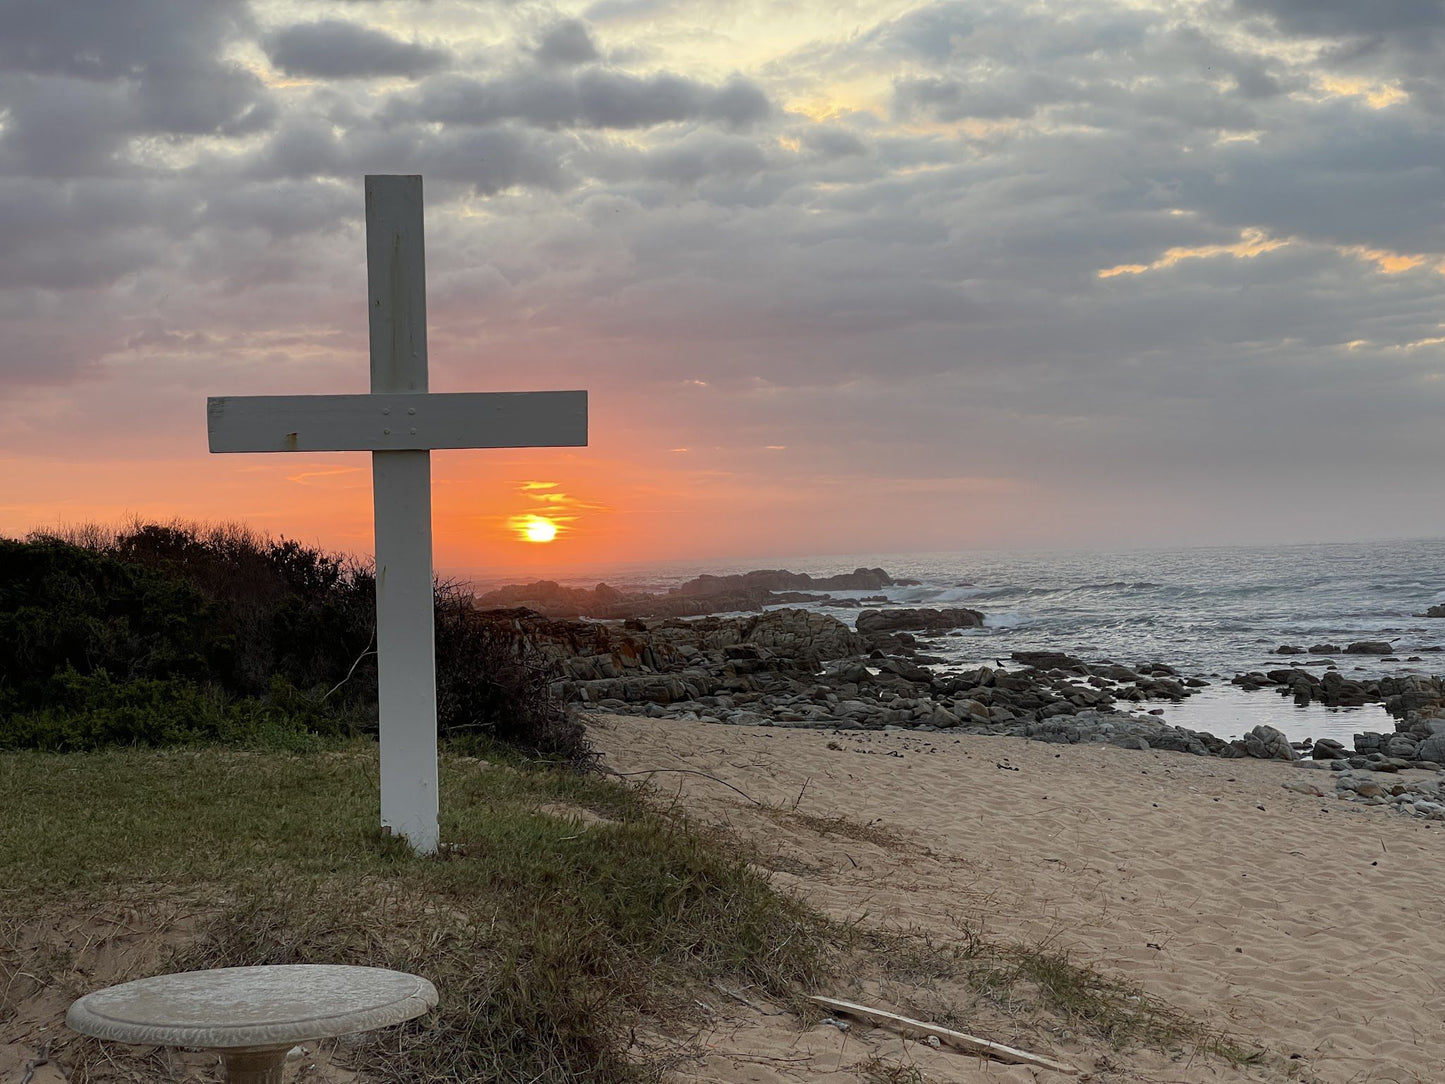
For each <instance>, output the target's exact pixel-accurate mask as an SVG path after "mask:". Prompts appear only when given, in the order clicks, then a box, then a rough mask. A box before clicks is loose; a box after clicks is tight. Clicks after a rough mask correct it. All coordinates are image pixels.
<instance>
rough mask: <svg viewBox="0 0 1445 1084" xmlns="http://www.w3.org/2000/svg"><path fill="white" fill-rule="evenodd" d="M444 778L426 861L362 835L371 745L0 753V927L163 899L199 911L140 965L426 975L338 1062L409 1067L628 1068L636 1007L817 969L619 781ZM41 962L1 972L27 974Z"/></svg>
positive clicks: (764, 898) (734, 863)
mask: <svg viewBox="0 0 1445 1084" xmlns="http://www.w3.org/2000/svg"><path fill="white" fill-rule="evenodd" d="M442 785H443V793H444V794H445V796H446V798H445V802H444V808H445V814H444V817H443V828H442V838H443V840H444V841H445V844H446V846H445V848H444V851H443V853H442V854H441V855H439V856H438V857H435V858H426V857H419V856H416V855H414V854H413V853H412V852H411V851H410V849H409V848H408V847H407V846H406V845H405V844H404V843H402V842H401V841H399V840H396V839H393V838H391V837H387V836H383V835H382V834H381V833H380V832H379V831H378V829H377V828H376V827H375V825H376V824H377V821H378V808H377V761H376V752H375V746H373V745H366V744H340V745H336V746H334V747H332V748H329V749H326V750H323V751H320V752H315V753H311V754H306V755H278V754H271V753H263V752H245V751H237V750H227V749H221V748H195V749H185V750H173V751H157V750H105V751H98V752H94V753H86V754H67V755H58V754H43V753H12V754H6V755H4V756H0V787H3V788H4V791H5V793H6V794H7V795H8V796H9V798H8V803H7V804H8V809H7V813H8V816H7V818H6V825H5V831H4V833H3V836H0V918H3V920H4V922H5V924H6V925H7V926H8V927H9V928H11V929H15V928H18V927H19V926H20V925H23V924H24V923H26V922H27V921H33V920H34V918H35V917H36V916H37V915H40V914H42V913H45V912H47V911H49V912H52V913H54V912H56V911H60V912H66V913H72V914H74V913H83V912H85V911H87V910H93V909H94V908H95V907H96V906H97V905H98V903H101V902H104V901H114V902H116V903H124V902H125V901H127V900H138V899H150V898H154V897H155V896H156V894H157V891H158V890H163V892H164V894H165V895H166V896H167V897H168V898H171V899H186V900H188V901H190V904H191V908H192V910H193V911H194V912H195V913H197V914H200V915H201V916H203V917H202V919H201V921H199V922H198V924H197V926H196V930H195V932H194V935H193V936H190V937H188V938H186V939H184V942H183V943H180V944H178V945H177V946H176V947H175V949H174V951H173V952H172V953H171V954H170V956H169V957H168V958H166V959H164V960H161V961H158V966H157V967H156V968H155V970H159V971H166V970H176V969H184V968H199V967H216V966H227V965H237V964H243V963H244V964H263V963H360V964H371V965H376V966H385V967H394V968H398V969H402V970H407V971H413V972H416V973H419V974H422V975H425V976H426V977H428V978H430V979H431V980H432V981H434V982H435V983H436V984H437V986H438V989H439V991H440V993H441V1003H440V1006H439V1008H438V1009H437V1010H436V1011H435V1012H433V1013H431V1014H429V1015H428V1016H427V1017H425V1018H423V1019H422V1020H420V1021H418V1022H415V1023H414V1024H412V1025H409V1026H408V1027H407V1028H405V1029H401V1030H400V1031H399V1032H395V1033H381V1034H378V1035H376V1036H374V1037H373V1039H372V1040H371V1041H369V1043H368V1044H366V1045H363V1046H361V1047H359V1048H357V1049H356V1050H355V1051H353V1052H352V1056H351V1058H350V1060H351V1061H353V1062H354V1063H356V1064H357V1065H358V1066H359V1067H361V1068H367V1067H372V1068H375V1069H377V1070H379V1071H380V1070H382V1069H383V1067H384V1068H385V1072H384V1073H383V1075H385V1076H387V1077H388V1078H397V1077H398V1074H400V1078H401V1079H415V1080H421V1079H437V1078H439V1077H459V1078H463V1079H488V1080H533V1081H537V1082H539V1084H545V1082H551V1081H558V1082H560V1081H576V1080H584V1079H585V1080H596V1081H602V1082H608V1081H618V1082H621V1081H633V1080H641V1079H649V1078H650V1077H652V1076H654V1075H655V1074H656V1072H657V1067H656V1065H651V1066H649V1065H648V1064H647V1062H646V1060H645V1059H639V1058H637V1057H634V1056H631V1055H629V1053H628V1049H627V1047H628V1037H629V1035H630V1034H631V1033H632V1029H634V1028H635V1027H637V1026H638V1025H639V1024H640V1023H641V1022H642V1021H643V1020H644V1018H645V1019H647V1020H657V1019H662V1018H668V1017H674V1018H678V1019H684V1018H686V1016H687V1009H688V1008H690V1007H691V1006H690V1002H689V1000H688V998H687V997H686V996H685V993H686V991H687V990H689V989H691V988H693V987H695V986H697V985H699V984H702V983H704V982H707V981H710V980H712V979H714V978H717V977H723V976H726V977H728V978H729V979H730V980H732V981H739V982H743V983H746V984H749V985H752V986H755V987H757V988H759V989H761V990H763V991H767V992H770V993H773V994H776V995H778V996H785V995H786V994H787V992H788V991H789V990H791V989H792V988H793V987H794V986H795V985H806V986H812V985H813V984H814V983H816V982H817V980H818V978H819V976H820V974H821V971H822V969H823V968H824V966H825V957H826V955H827V949H828V945H829V942H830V930H829V927H828V924H827V923H825V922H824V921H823V920H822V919H820V918H818V917H817V916H815V915H813V914H812V913H810V912H809V911H808V910H807V909H805V908H804V907H802V906H801V905H799V904H797V903H795V902H793V901H791V900H789V899H787V898H785V897H783V896H780V895H778V894H777V893H775V892H773V891H772V890H771V889H770V888H768V886H767V885H766V884H765V883H764V881H763V880H762V879H761V878H760V877H759V876H758V875H757V874H756V873H755V872H753V871H752V870H750V869H749V867H748V865H747V863H746V861H745V860H744V859H743V858H742V857H741V856H740V855H739V854H737V853H734V851H733V850H731V849H725V848H719V847H717V846H714V845H713V844H711V843H709V842H708V841H707V840H706V839H705V838H704V837H703V836H702V835H701V834H699V833H696V832H693V831H690V830H689V827H688V825H687V824H686V822H685V820H684V819H683V818H682V817H681V815H680V814H679V813H678V812H677V811H676V810H673V811H661V810H659V809H657V808H655V807H654V806H653V804H652V803H651V802H649V801H648V800H647V799H646V798H645V797H644V796H643V795H642V794H641V793H640V792H639V791H638V790H636V789H634V788H631V787H628V786H624V785H622V784H619V783H617V782H615V781H611V780H608V779H605V778H603V777H601V776H600V775H597V774H582V773H578V772H576V771H558V770H549V771H526V770H518V769H516V768H514V767H511V766H506V765H502V764H498V763H494V762H490V761H488V760H484V759H480V758H475V757H446V758H444V763H443V774H442ZM12 948H15V949H17V950H18V948H19V946H12ZM73 963H74V961H73V960H65V959H51V960H49V962H48V966H49V970H50V972H51V974H52V976H59V975H62V974H64V973H66V972H67V968H68V967H69V966H70V965H72V964H73ZM46 966H47V962H46V961H45V960H36V959H30V960H28V961H26V962H25V965H24V967H23V968H18V969H19V970H22V971H24V972H25V973H27V974H29V975H31V976H32V977H33V978H36V979H37V980H39V981H44V976H38V975H37V974H36V972H37V970H39V969H43V968H45V967H46ZM7 970H12V967H7ZM128 977H138V976H128ZM29 988H30V984H29V983H25V982H22V983H20V984H19V985H18V986H17V985H15V984H14V983H13V982H12V983H11V985H10V986H9V987H8V988H7V989H8V993H7V999H8V1000H12V1001H13V1000H14V999H16V998H18V997H20V996H21V995H23V994H24V992H25V991H26V990H27V989H29ZM83 992H84V991H83V990H79V989H76V990H70V991H67V993H68V994H70V995H78V994H79V993H83ZM7 1008H8V1007H7ZM74 1055H75V1066H76V1073H77V1074H78V1075H76V1076H75V1077H74V1079H79V1080H87V1079H107V1078H108V1077H107V1069H106V1066H107V1065H108V1064H113V1061H112V1059H113V1054H112V1053H110V1052H106V1053H105V1054H104V1055H102V1053H101V1052H100V1050H99V1049H98V1048H97V1047H96V1046H95V1045H94V1044H89V1045H88V1044H86V1043H84V1042H81V1043H78V1044H77V1045H76V1049H75V1050H74ZM398 1066H402V1067H403V1068H401V1069H398ZM132 1068H134V1066H132Z"/></svg>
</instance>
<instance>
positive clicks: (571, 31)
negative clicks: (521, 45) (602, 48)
mask: <svg viewBox="0 0 1445 1084" xmlns="http://www.w3.org/2000/svg"><path fill="white" fill-rule="evenodd" d="M534 55H535V56H536V57H537V59H538V60H540V61H541V62H542V63H543V64H561V65H572V64H586V63H588V62H589V61H593V60H596V59H597V58H598V56H599V55H600V54H598V52H597V46H596V44H595V43H594V42H593V41H592V35H591V34H590V33H588V31H587V24H586V23H584V22H582V21H581V20H580V19H566V20H564V21H562V22H560V23H557V24H556V25H555V26H553V27H551V28H550V29H549V30H548V31H547V32H546V33H545V34H543V35H542V38H541V40H540V41H539V42H537V48H536V50H535V51H534Z"/></svg>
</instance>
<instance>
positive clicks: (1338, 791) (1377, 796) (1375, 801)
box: [1283, 719, 1445, 821]
mask: <svg viewBox="0 0 1445 1084" xmlns="http://www.w3.org/2000/svg"><path fill="white" fill-rule="evenodd" d="M1436 724H1437V726H1438V727H1439V730H1438V731H1435V732H1432V733H1431V735H1430V736H1429V738H1428V739H1427V740H1429V741H1430V742H1432V746H1430V747H1428V748H1427V750H1426V751H1427V752H1432V753H1434V754H1435V755H1436V756H1439V757H1445V719H1442V720H1436ZM1384 737H1386V736H1385V735H1379V734H1374V735H1366V734H1357V735H1355V745H1356V748H1357V750H1358V748H1360V747H1361V746H1362V745H1363V746H1365V747H1366V748H1369V747H1370V744H1371V743H1370V742H1369V741H1368V740H1367V741H1364V742H1362V741H1361V739H1362V738H1363V739H1369V738H1384ZM1390 737H1393V736H1390ZM1437 738H1438V739H1440V741H1438V742H1436V741H1435V739H1437ZM1389 744H1391V745H1393V744H1394V742H1393V741H1391V742H1390V743H1389ZM1421 744H1424V743H1421ZM1331 754H1338V755H1331ZM1298 763H1299V765H1300V767H1304V768H1320V769H1326V770H1331V771H1334V772H1336V773H1338V774H1337V775H1336V776H1335V778H1334V786H1333V794H1334V796H1335V797H1336V798H1339V799H1343V800H1345V801H1349V802H1356V803H1359V804H1362V805H1383V806H1389V807H1391V808H1392V809H1394V810H1395V811H1396V812H1397V813H1404V814H1408V815H1410V816H1415V817H1423V818H1426V819H1428V820H1435V821H1445V776H1442V775H1440V774H1439V773H1440V772H1441V771H1442V768H1441V761H1440V760H1429V759H1423V758H1417V757H1413V756H1412V757H1408V758H1406V757H1397V756H1391V755H1388V754H1387V753H1384V752H1381V751H1379V750H1378V749H1371V751H1370V752H1368V753H1365V754H1360V753H1358V752H1356V754H1355V755H1349V754H1347V753H1346V752H1345V750H1344V749H1343V748H1341V747H1340V745H1339V743H1338V742H1328V741H1322V742H1316V743H1315V747H1314V756H1313V757H1312V758H1310V759H1304V760H1300V761H1298ZM1411 769H1414V770H1415V771H1420V770H1423V771H1429V772H1434V773H1436V774H1435V775H1433V776H1430V775H1426V776H1423V777H1422V776H1420V775H1418V774H1412V775H1410V776H1404V777H1402V776H1400V775H1399V773H1400V772H1403V771H1409V770H1411ZM1283 785H1284V787H1285V789H1287V790H1292V791H1297V792H1299V793H1301V794H1309V795H1313V796H1314V797H1316V798H1323V797H1325V796H1326V795H1327V794H1329V793H1330V792H1331V788H1329V787H1328V785H1320V784H1317V783H1315V782H1314V781H1313V780H1309V779H1291V780H1289V781H1287V782H1286V783H1284V784H1283Z"/></svg>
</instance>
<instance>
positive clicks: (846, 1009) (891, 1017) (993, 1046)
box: [808, 996, 1079, 1076]
mask: <svg viewBox="0 0 1445 1084" xmlns="http://www.w3.org/2000/svg"><path fill="white" fill-rule="evenodd" d="M808 1000H809V1001H813V1002H816V1003H817V1004H819V1005H821V1006H823V1007H824V1008H825V1009H831V1010H832V1011H833V1012H836V1013H847V1014H848V1015H849V1016H856V1017H858V1018H859V1019H860V1020H867V1021H869V1022H870V1023H874V1024H881V1025H883V1026H884V1027H888V1028H892V1029H893V1030H894V1031H899V1032H902V1033H903V1034H904V1035H907V1036H910V1037H914V1038H916V1037H918V1036H920V1035H922V1036H927V1035H933V1036H935V1037H936V1038H937V1039H938V1041H939V1042H941V1043H946V1044H948V1045H949V1046H951V1047H954V1048H955V1049H957V1050H963V1051H966V1052H968V1053H970V1054H981V1055H983V1056H984V1057H988V1058H993V1059H995V1060H996V1061H1006V1062H1011V1063H1013V1064H1015V1065H1036V1066H1038V1067H1039V1068H1040V1069H1052V1070H1053V1071H1054V1072H1056V1073H1067V1074H1068V1075H1069V1076H1078V1074H1079V1070H1077V1069H1075V1068H1074V1067H1073V1066H1072V1065H1065V1064H1063V1063H1062V1062H1057V1061H1052V1060H1050V1059H1049V1058H1045V1057H1040V1056H1039V1055H1038V1054H1030V1053H1027V1052H1026V1051H1023V1050H1015V1049H1014V1048H1013V1047H1011V1046H1004V1045H1003V1044H1002V1043H991V1042H989V1041H988V1040H987V1039H979V1038H977V1037H975V1036H973V1035H965V1034H964V1033H963V1032H961V1031H953V1030H952V1029H950V1028H942V1027H939V1026H938V1025H937V1024H925V1023H924V1022H923V1021H922V1020H910V1019H909V1018H908V1017H906V1016H899V1015H898V1014H897V1013H891V1012H885V1011H884V1010H882V1009H870V1008H869V1007H868V1006H866V1005H855V1004H854V1003H853V1002H851V1001H839V1000H837V999H836V998H831V997H817V996H812V997H809V998H808Z"/></svg>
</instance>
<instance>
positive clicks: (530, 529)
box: [522, 516, 557, 542]
mask: <svg viewBox="0 0 1445 1084" xmlns="http://www.w3.org/2000/svg"><path fill="white" fill-rule="evenodd" d="M522 537H523V538H525V539H526V540H527V541H528V542H550V541H552V539H554V538H556V537H557V525H556V524H555V523H553V522H552V521H551V520H550V519H544V518H543V517H541V516H528V517H527V522H526V523H525V524H524V525H523V527H522Z"/></svg>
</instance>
